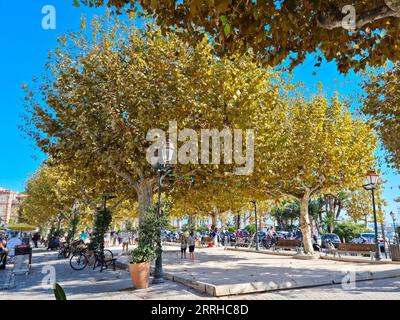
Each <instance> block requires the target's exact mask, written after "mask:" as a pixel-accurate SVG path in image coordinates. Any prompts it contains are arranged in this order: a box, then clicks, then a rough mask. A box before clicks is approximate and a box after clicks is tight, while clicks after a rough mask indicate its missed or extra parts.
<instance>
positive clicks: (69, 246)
mask: <svg viewBox="0 0 400 320" xmlns="http://www.w3.org/2000/svg"><path fill="white" fill-rule="evenodd" d="M85 249H86V246H85V243H84V242H83V240H80V239H79V240H74V241H72V242H71V243H68V242H64V243H61V244H60V249H59V251H58V259H68V258H69V257H70V256H71V254H75V253H76V252H80V251H82V250H85Z"/></svg>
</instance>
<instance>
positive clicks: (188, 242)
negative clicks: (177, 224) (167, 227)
mask: <svg viewBox="0 0 400 320" xmlns="http://www.w3.org/2000/svg"><path fill="white" fill-rule="evenodd" d="M196 240H197V239H196V237H195V235H194V233H193V231H192V232H190V234H189V236H186V235H185V234H182V235H181V238H180V243H181V259H184V258H185V259H186V251H187V249H188V248H189V259H190V260H194V249H195V247H196Z"/></svg>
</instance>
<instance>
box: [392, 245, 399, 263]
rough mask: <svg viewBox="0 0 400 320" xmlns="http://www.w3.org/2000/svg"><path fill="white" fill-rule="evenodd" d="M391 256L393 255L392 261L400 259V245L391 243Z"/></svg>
mask: <svg viewBox="0 0 400 320" xmlns="http://www.w3.org/2000/svg"><path fill="white" fill-rule="evenodd" d="M390 256H391V257H392V261H400V245H398V244H391V245H390Z"/></svg>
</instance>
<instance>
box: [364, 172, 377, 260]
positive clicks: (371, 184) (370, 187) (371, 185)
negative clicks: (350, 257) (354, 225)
mask: <svg viewBox="0 0 400 320" xmlns="http://www.w3.org/2000/svg"><path fill="white" fill-rule="evenodd" d="M378 182H379V175H378V174H377V173H376V172H375V170H369V171H368V172H367V184H366V185H364V186H363V187H364V189H365V190H367V191H371V194H372V208H373V212H374V227H375V259H376V260H381V251H380V249H379V241H378V223H377V220H376V207H375V189H376V188H377V184H378Z"/></svg>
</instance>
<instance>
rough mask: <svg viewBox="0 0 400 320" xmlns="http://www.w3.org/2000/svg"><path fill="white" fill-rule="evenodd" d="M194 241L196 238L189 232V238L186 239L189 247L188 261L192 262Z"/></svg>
mask: <svg viewBox="0 0 400 320" xmlns="http://www.w3.org/2000/svg"><path fill="white" fill-rule="evenodd" d="M195 241H196V238H195V236H194V234H193V231H191V232H190V235H189V238H188V239H187V243H188V246H189V259H191V260H194V248H195Z"/></svg>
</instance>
